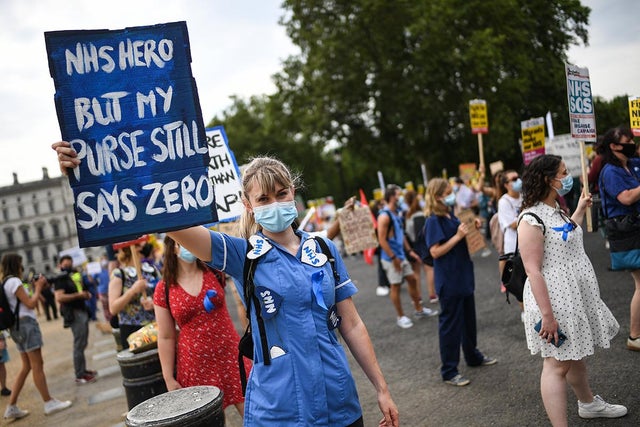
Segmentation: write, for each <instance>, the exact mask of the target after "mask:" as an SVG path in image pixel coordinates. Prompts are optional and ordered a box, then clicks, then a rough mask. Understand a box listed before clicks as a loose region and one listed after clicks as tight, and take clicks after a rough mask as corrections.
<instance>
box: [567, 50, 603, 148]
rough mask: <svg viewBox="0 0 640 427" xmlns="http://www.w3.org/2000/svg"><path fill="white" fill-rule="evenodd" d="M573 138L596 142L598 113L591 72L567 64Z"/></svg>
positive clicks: (570, 121)
mask: <svg viewBox="0 0 640 427" xmlns="http://www.w3.org/2000/svg"><path fill="white" fill-rule="evenodd" d="M565 73H566V76H567V99H568V102H569V124H570V125H571V136H572V137H573V138H575V139H577V140H579V141H585V142H595V141H596V137H597V135H596V113H595V109H594V107H593V98H592V90H591V81H590V80H589V70H588V69H587V68H582V67H578V66H575V65H571V64H566V63H565Z"/></svg>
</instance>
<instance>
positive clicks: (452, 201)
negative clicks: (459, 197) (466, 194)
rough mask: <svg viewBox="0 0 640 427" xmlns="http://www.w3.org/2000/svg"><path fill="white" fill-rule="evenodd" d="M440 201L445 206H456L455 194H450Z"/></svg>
mask: <svg viewBox="0 0 640 427" xmlns="http://www.w3.org/2000/svg"><path fill="white" fill-rule="evenodd" d="M442 201H443V202H444V204H445V205H447V206H453V205H455V204H456V195H455V193H450V194H449V195H448V196H445V197H444V199H442Z"/></svg>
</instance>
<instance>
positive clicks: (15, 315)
mask: <svg viewBox="0 0 640 427" xmlns="http://www.w3.org/2000/svg"><path fill="white" fill-rule="evenodd" d="M12 277H14V276H7V277H5V278H4V280H3V281H2V293H3V294H4V299H5V300H6V301H7V305H9V298H7V292H6V291H5V290H4V285H5V283H7V280H9V279H10V278H12ZM13 318H14V319H16V322H15V323H14V325H15V328H16V329H20V300H19V299H18V297H17V296H16V309H15V310H14V311H13Z"/></svg>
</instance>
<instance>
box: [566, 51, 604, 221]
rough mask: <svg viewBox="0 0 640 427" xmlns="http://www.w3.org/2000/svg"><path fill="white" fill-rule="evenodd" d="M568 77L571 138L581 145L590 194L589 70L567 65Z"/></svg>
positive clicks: (592, 130) (592, 138) (593, 125)
mask: <svg viewBox="0 0 640 427" xmlns="http://www.w3.org/2000/svg"><path fill="white" fill-rule="evenodd" d="M565 72H566V75H567V100H568V102H569V124H570V126H571V136H572V137H573V138H575V139H577V140H578V141H579V144H580V163H581V165H582V173H581V175H582V182H583V183H584V185H583V186H582V191H583V193H585V194H586V193H588V192H589V186H588V185H587V183H588V182H589V180H588V174H587V161H586V154H585V148H584V143H585V142H586V141H589V142H595V141H596V138H597V134H596V115H595V110H594V108H593V99H592V97H591V81H590V80H589V70H588V69H587V68H581V67H578V66H575V65H571V64H566V63H565ZM586 216H587V231H593V225H592V224H591V208H590V207H587V213H586Z"/></svg>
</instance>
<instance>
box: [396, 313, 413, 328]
mask: <svg viewBox="0 0 640 427" xmlns="http://www.w3.org/2000/svg"><path fill="white" fill-rule="evenodd" d="M396 324H397V325H398V326H400V327H401V328H402V329H407V328H410V327H412V326H413V322H412V321H411V319H409V318H408V317H407V316H402V317H398V320H397V321H396Z"/></svg>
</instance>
